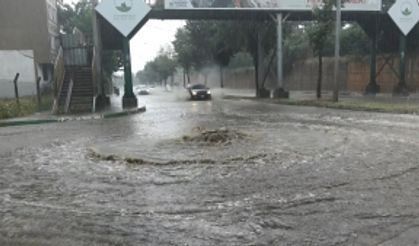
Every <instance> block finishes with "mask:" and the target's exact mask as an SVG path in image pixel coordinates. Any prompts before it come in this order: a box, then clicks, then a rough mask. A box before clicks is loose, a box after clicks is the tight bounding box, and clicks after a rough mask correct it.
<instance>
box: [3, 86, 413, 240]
mask: <svg viewBox="0 0 419 246" xmlns="http://www.w3.org/2000/svg"><path fill="white" fill-rule="evenodd" d="M141 102H144V103H146V104H147V112H146V113H144V114H140V115H135V116H131V117H126V118H119V119H110V120H103V121H83V122H69V123H63V124H52V125H42V126H26V127H14V128H1V129H0V139H1V142H0V162H1V165H0V245H89V246H90V245H192V246H195V245H290V246H291V245H292V246H295V245H299V246H301V245H307V246H308V245H310V246H311V245H377V246H378V245H380V246H391V245H403V246H410V245H419V236H418V235H419V234H418V232H419V161H418V159H419V158H418V157H419V154H418V150H419V117H418V116H408V115H392V114H376V113H360V112H351V111H336V110H329V109H318V108H299V107H291V106H280V105H273V104H266V103H260V102H252V101H245V100H222V99H221V98H220V97H217V96H215V99H214V100H213V101H211V102H208V101H198V102H192V101H188V100H186V94H185V93H184V92H171V93H169V92H163V91H160V90H156V91H155V92H154V93H153V95H150V96H147V97H143V98H141ZM199 129H209V130H216V129H231V130H234V131H237V132H240V133H242V134H243V135H244V136H245V137H244V138H240V139H233V140H232V141H231V142H228V143H226V144H224V143H207V142H191V141H184V140H183V137H184V136H190V135H194V134H197V132H199ZM104 159H109V160H104Z"/></svg>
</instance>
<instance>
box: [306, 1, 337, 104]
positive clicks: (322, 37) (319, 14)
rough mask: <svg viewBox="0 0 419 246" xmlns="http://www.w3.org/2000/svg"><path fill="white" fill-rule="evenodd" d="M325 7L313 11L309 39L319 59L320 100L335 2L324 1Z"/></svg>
mask: <svg viewBox="0 0 419 246" xmlns="http://www.w3.org/2000/svg"><path fill="white" fill-rule="evenodd" d="M323 2H324V5H323V6H322V7H321V8H319V7H315V8H314V10H313V16H314V20H315V21H314V23H313V25H310V26H309V28H308V38H309V40H310V44H311V45H312V48H313V52H314V53H315V54H316V55H317V57H318V62H319V66H318V78H317V88H316V95H317V99H320V98H321V96H322V94H321V88H322V80H323V55H324V48H325V44H326V41H327V39H328V38H329V37H330V34H331V33H332V28H333V19H334V18H333V6H334V0H324V1H323Z"/></svg>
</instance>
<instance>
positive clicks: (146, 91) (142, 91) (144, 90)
mask: <svg viewBox="0 0 419 246" xmlns="http://www.w3.org/2000/svg"><path fill="white" fill-rule="evenodd" d="M150 94H151V90H150V89H149V88H141V89H140V90H139V91H138V95H142V96H144V95H150Z"/></svg>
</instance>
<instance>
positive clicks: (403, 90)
mask: <svg viewBox="0 0 419 246" xmlns="http://www.w3.org/2000/svg"><path fill="white" fill-rule="evenodd" d="M406 39H407V38H406V36H405V35H403V33H401V34H400V71H399V83H398V84H397V85H396V87H394V90H393V95H394V96H408V95H409V90H408V88H407V84H406V49H407V44H406Z"/></svg>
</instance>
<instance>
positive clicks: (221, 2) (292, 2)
mask: <svg viewBox="0 0 419 246" xmlns="http://www.w3.org/2000/svg"><path fill="white" fill-rule="evenodd" d="M322 2H323V1H322V0H165V8H166V9H230V10H231V9H259V10H272V9H274V10H290V11H292V10H297V11H311V10H312V9H313V8H314V7H316V6H321V4H322ZM343 5H344V7H343V10H344V11H380V10H381V0H346V1H345V2H344V4H343Z"/></svg>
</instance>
